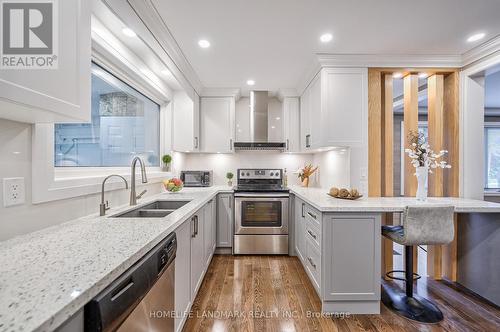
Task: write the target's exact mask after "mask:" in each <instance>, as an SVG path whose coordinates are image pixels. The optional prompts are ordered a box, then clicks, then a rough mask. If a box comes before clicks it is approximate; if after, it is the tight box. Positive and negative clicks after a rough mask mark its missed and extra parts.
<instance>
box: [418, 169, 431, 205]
mask: <svg viewBox="0 0 500 332" xmlns="http://www.w3.org/2000/svg"><path fill="white" fill-rule="evenodd" d="M415 175H416V176H417V184H418V187H417V200H418V201H425V200H427V191H428V187H427V178H428V176H429V169H428V168H427V167H424V166H420V167H417V168H416V169H415Z"/></svg>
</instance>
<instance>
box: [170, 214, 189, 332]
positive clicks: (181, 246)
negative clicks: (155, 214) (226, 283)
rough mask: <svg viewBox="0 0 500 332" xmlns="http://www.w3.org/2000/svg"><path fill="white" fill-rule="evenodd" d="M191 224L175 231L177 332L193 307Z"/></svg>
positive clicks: (183, 225) (187, 223)
mask: <svg viewBox="0 0 500 332" xmlns="http://www.w3.org/2000/svg"><path fill="white" fill-rule="evenodd" d="M191 229H192V228H191V222H185V223H184V224H182V225H181V226H180V227H178V228H177V229H176V230H175V234H176V235H177V257H176V259H175V300H174V307H175V312H176V317H175V331H180V329H181V328H182V325H183V324H184V321H185V320H186V318H187V316H188V314H189V308H190V306H191V280H190V279H189V278H186V276H189V275H190V273H191V272H190V271H191V234H192V233H191Z"/></svg>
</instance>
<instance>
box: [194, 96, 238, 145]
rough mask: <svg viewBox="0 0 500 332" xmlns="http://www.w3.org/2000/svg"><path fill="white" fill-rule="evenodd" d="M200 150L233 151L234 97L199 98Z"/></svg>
mask: <svg viewBox="0 0 500 332" xmlns="http://www.w3.org/2000/svg"><path fill="white" fill-rule="evenodd" d="M200 109H201V110H200V113H201V124H200V133H201V152H209V153H217V152H218V153H231V152H234V148H233V143H234V137H235V126H234V123H235V98H234V97H202V98H201V106H200Z"/></svg>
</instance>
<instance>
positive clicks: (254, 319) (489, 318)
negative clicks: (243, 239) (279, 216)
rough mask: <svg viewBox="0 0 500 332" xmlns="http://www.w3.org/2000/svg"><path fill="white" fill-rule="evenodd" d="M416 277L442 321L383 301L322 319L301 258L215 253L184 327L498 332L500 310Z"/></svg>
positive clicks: (467, 295) (257, 329) (453, 288)
mask: <svg viewBox="0 0 500 332" xmlns="http://www.w3.org/2000/svg"><path fill="white" fill-rule="evenodd" d="M423 279H424V278H422V279H421V280H419V281H418V284H417V292H418V293H419V294H421V295H423V296H426V297H428V298H430V299H432V300H433V301H435V302H436V303H437V304H438V306H439V307H440V308H441V310H442V312H443V314H444V316H445V319H444V320H443V321H442V322H441V323H440V324H438V325H426V324H418V323H415V322H412V321H409V320H406V319H404V318H401V317H399V316H397V315H396V314H394V313H392V312H391V311H389V310H388V309H387V308H385V306H384V305H382V304H381V315H350V316H346V317H332V318H328V317H321V316H320V312H321V302H320V300H319V297H318V296H317V294H316V292H315V290H314V288H313V286H312V284H311V283H310V281H309V279H308V277H307V275H306V273H305V271H304V269H303V268H302V265H301V263H300V261H299V260H298V259H297V258H296V257H288V256H230V255H215V256H214V258H213V260H212V263H211V264H210V267H209V269H208V271H207V274H206V276H205V279H204V281H203V284H202V285H201V288H200V291H199V293H198V296H197V297H196V299H195V301H194V303H193V307H192V313H191V317H190V318H189V319H188V321H187V322H186V324H185V327H184V331H189V332H190V331H238V332H239V331H248V332H250V331H300V332H302V331H339V332H342V331H500V310H499V309H498V308H496V307H494V306H492V305H489V304H488V303H485V302H484V301H481V300H480V299H479V298H478V297H476V296H475V295H473V294H469V293H468V292H463V291H461V290H460V289H459V288H457V287H456V286H454V285H452V284H449V283H445V282H437V281H434V280H429V281H424V280H423Z"/></svg>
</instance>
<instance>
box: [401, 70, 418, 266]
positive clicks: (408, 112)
mask: <svg viewBox="0 0 500 332" xmlns="http://www.w3.org/2000/svg"><path fill="white" fill-rule="evenodd" d="M403 97H404V112H403V121H404V136H405V137H404V143H405V144H404V146H403V147H401V148H402V149H406V148H408V147H409V146H410V144H409V142H408V134H409V133H410V132H417V131H418V75H416V74H409V75H407V76H405V78H404V96H403ZM404 162H405V178H404V181H405V196H415V194H416V193H417V178H416V177H415V176H414V175H413V174H414V173H415V168H414V167H413V166H412V165H411V163H410V157H408V155H407V154H406V153H405V159H404ZM417 270H418V247H417V246H415V247H414V248H413V271H417ZM417 273H418V272H417Z"/></svg>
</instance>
